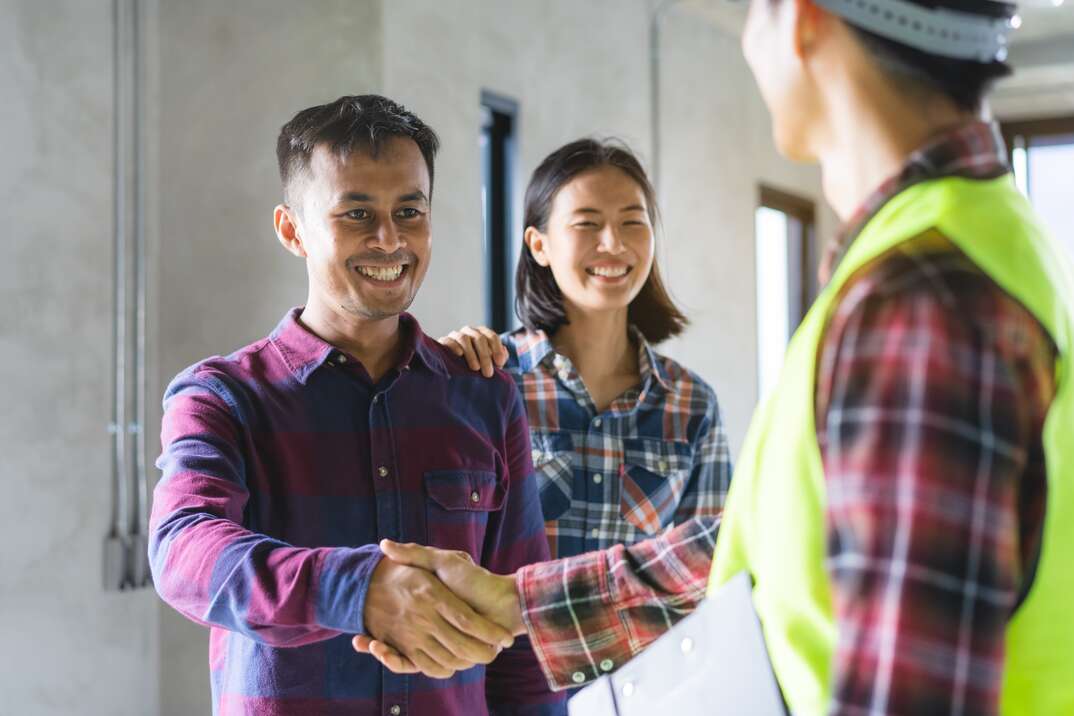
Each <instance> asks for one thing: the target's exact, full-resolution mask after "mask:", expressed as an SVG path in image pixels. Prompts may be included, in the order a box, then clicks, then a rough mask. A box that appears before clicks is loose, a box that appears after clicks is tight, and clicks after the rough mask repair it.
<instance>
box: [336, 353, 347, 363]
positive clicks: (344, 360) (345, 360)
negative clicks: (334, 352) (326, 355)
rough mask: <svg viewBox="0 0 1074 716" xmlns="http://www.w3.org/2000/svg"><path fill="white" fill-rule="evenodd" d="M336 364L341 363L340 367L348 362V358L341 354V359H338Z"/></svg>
mask: <svg viewBox="0 0 1074 716" xmlns="http://www.w3.org/2000/svg"><path fill="white" fill-rule="evenodd" d="M336 362H337V363H339V364H340V365H343V364H344V363H346V362H347V356H345V355H343V354H342V353H340V355H339V357H338V358H336Z"/></svg>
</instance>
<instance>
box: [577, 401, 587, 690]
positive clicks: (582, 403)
mask: <svg viewBox="0 0 1074 716" xmlns="http://www.w3.org/2000/svg"><path fill="white" fill-rule="evenodd" d="M578 405H581V406H582V407H583V408H584V407H585V399H584V398H579V399H578ZM583 678H585V677H583Z"/></svg>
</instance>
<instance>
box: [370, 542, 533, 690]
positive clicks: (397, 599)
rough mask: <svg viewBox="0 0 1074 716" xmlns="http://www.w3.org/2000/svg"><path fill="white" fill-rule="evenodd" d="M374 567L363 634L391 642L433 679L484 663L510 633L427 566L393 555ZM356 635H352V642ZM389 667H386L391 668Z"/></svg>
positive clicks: (507, 640)
mask: <svg viewBox="0 0 1074 716" xmlns="http://www.w3.org/2000/svg"><path fill="white" fill-rule="evenodd" d="M385 555H386V558H385V559H382V560H381V561H380V564H378V565H377V568H376V569H375V570H374V571H373V578H372V580H371V581H370V583H369V590H368V592H367V593H366V599H365V612H364V617H365V625H366V632H367V634H369V635H371V636H372V637H373V639H375V640H376V641H378V642H381V643H384V644H386V645H387V644H391V645H392V647H394V649H395V650H397V653H398V654H399V655H400V658H405V659H406V660H407V661H408V662H409V663H410V664H411V665H413V666H414V667H415V669H420V670H421V672H422V673H424V674H426V675H427V676H431V677H433V678H437V679H447V678H450V677H451V676H452V675H453V674H454V673H455V672H456V671H459V670H462V669H469V668H470V667H472V666H474V665H475V664H488V663H490V662H491V661H492V660H493V659H495V658H496V656H497V655H498V654H499V653H500V650H501V649H502V648H504V647H507V646H510V645H511V644H512V642H513V641H514V638H513V636H512V634H511V633H510V632H508V631H507V630H505V629H504V628H503V627H502V626H500V625H499V624H498V623H495V622H494V621H490V620H489V619H486V618H485V617H482V616H480V615H479V614H478V613H477V612H475V611H474V610H473V609H472V608H470V606H469V605H467V604H466V603H465V602H464V601H462V600H461V599H459V598H458V597H456V596H455V595H454V594H452V593H451V591H449V590H448V589H447V588H445V587H444V585H443V584H442V583H441V582H440V580H439V579H437V578H436V577H435V576H434V575H433V574H432V573H431V570H427V569H422V568H419V567H420V566H421V565H418V566H415V567H411V566H407V565H405V564H403V563H401V562H400V561H397V560H392V559H390V558H387V557H390V555H389V553H388V552H385ZM359 638H365V639H368V637H364V635H363V636H362V637H355V642H356V643H357V640H358V639H359ZM389 668H390V667H389Z"/></svg>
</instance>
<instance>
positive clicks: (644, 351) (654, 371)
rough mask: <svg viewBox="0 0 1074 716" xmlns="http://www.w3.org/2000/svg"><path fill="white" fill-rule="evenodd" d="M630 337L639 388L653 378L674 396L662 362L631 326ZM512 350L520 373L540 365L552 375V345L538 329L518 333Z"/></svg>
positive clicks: (553, 361)
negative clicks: (634, 355) (634, 348)
mask: <svg viewBox="0 0 1074 716" xmlns="http://www.w3.org/2000/svg"><path fill="white" fill-rule="evenodd" d="M629 330H630V335H631V337H632V338H633V339H634V341H635V343H637V346H638V373H639V374H640V377H641V384H642V385H643V386H644V385H648V384H649V379H650V378H654V379H655V380H656V382H657V383H659V384H660V387H662V388H663V389H664V390H666V391H668V392H669V393H673V392H675V384H674V382H673V381H672V380H671V378H670V376H668V374H667V370H666V369H665V367H664V362H663V361H661V360H660V357H659V356H658V355H657V354H656V351H654V350H653V348H652V346H651V345H649V341H647V340H645V336H644V335H642V332H641V331H639V330H638V329H637V327H635V326H630V329H629ZM515 347H516V352H517V354H518V367H519V370H520V371H521V372H523V373H529V372H531V371H533V370H534V369H535V368H536V367H537V366H539V365H543V366H545V367H546V368H548V369H549V370H552V371H553V372H554V371H556V366H555V358H556V356H557V355H559V354H558V353H556V349H555V346H553V345H552V341H551V339H549V337H548V334H546V333H545V332H544V331H542V330H540V329H538V330H536V331H528V330H525V329H523V330H521V331H519V332H518V333H517V334H515Z"/></svg>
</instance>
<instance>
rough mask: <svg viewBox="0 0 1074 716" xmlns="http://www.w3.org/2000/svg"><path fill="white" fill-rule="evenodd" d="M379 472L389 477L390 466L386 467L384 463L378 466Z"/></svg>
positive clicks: (382, 475)
mask: <svg viewBox="0 0 1074 716" xmlns="http://www.w3.org/2000/svg"><path fill="white" fill-rule="evenodd" d="M377 474H378V475H380V476H381V477H387V476H388V468H386V467H384V466H383V465H381V466H380V467H378V468H377Z"/></svg>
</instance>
